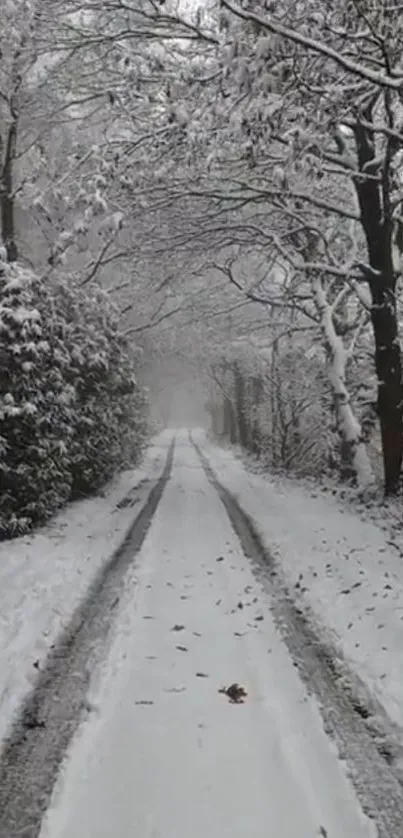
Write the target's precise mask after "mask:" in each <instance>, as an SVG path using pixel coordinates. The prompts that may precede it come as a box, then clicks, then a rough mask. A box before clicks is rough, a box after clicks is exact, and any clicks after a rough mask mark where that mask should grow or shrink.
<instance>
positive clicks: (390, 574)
mask: <svg viewBox="0 0 403 838" xmlns="http://www.w3.org/2000/svg"><path fill="white" fill-rule="evenodd" d="M195 440H197V441H198V443H199V444H201V446H202V448H203V450H204V452H205V453H206V455H207V456H208V459H209V461H210V463H211V465H212V467H213V469H214V471H215V473H216V475H217V477H218V479H219V480H220V482H221V483H222V484H223V485H224V486H225V487H226V488H227V489H229V490H230V491H231V493H232V494H233V495H234V496H235V497H236V498H237V499H238V501H239V503H240V505H241V506H242V508H243V509H244V510H245V512H246V513H247V514H248V515H249V516H250V517H251V518H252V519H253V521H254V523H255V525H256V528H257V530H258V532H259V534H260V536H261V538H262V541H263V542H264V544H265V546H267V547H268V548H269V549H270V551H271V553H272V554H273V555H274V556H275V557H276V558H277V559H278V560H279V562H280V563H281V566H282V568H283V570H284V573H285V575H286V578H287V579H288V580H289V586H290V592H291V593H292V594H293V596H295V597H297V598H298V599H299V600H300V607H301V608H307V609H310V610H311V612H312V615H313V617H314V618H315V617H316V618H317V620H318V622H319V623H320V625H321V627H322V629H321V630H322V631H323V630H325V631H326V628H327V630H328V633H329V638H330V639H332V640H333V641H334V642H335V643H336V645H338V647H339V648H340V650H341V652H342V654H343V656H344V657H345V658H346V659H347V660H348V661H349V662H351V664H352V667H353V669H354V670H355V671H356V672H357V673H358V675H359V676H360V677H361V678H362V679H363V680H364V682H366V684H367V685H368V686H369V688H370V689H371V691H372V692H373V693H374V694H375V695H376V696H377V698H378V699H379V701H380V702H381V703H382V704H383V706H384V707H385V709H386V711H387V713H388V715H389V717H390V718H391V719H392V720H393V721H394V722H395V723H397V724H398V725H399V726H400V727H402V728H403V658H402V649H403V559H402V558H401V555H400V550H396V549H394V548H393V547H392V546H390V544H388V543H387V542H388V540H389V539H388V536H387V534H386V533H385V531H383V530H382V529H381V528H380V526H379V525H377V523H374V522H372V521H370V520H365V519H363V517H362V516H359V515H358V513H357V511H356V510H352V511H349V510H348V508H347V507H346V506H345V507H344V508H343V505H342V504H341V503H340V502H338V501H337V500H335V499H334V498H332V497H327V496H325V495H324V494H322V493H320V492H314V491H309V489H307V488H304V487H302V486H299V485H297V484H293V483H292V482H291V481H289V480H281V479H280V478H273V477H270V475H267V474H266V475H264V476H262V475H256V474H252V473H250V472H249V471H248V470H247V469H246V468H245V466H244V465H243V463H242V461H241V460H240V459H237V458H236V457H235V456H234V452H233V451H231V450H230V449H222V448H219V447H218V446H215V445H212V444H211V443H209V442H207V441H206V438H205V435H204V434H203V433H202V432H197V433H196V434H195ZM386 530H387V528H386ZM397 546H398V547H399V545H397ZM402 548H403V540H402V544H401V545H400V549H402Z"/></svg>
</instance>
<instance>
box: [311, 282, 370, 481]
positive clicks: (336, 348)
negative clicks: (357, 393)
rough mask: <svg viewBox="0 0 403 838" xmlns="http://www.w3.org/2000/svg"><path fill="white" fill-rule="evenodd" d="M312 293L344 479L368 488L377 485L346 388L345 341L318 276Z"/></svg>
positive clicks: (341, 474) (341, 473)
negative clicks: (327, 369)
mask: <svg viewBox="0 0 403 838" xmlns="http://www.w3.org/2000/svg"><path fill="white" fill-rule="evenodd" d="M312 290H313V297H314V300H315V305H316V308H317V311H318V314H319V318H320V325H321V329H322V334H323V341H324V345H325V348H326V354H327V358H328V367H329V371H328V376H329V382H330V386H331V388H332V393H333V399H334V405H335V411H336V418H337V429H338V432H339V436H340V442H341V469H340V476H341V477H342V479H344V480H351V479H352V480H353V482H354V483H357V484H358V485H359V486H360V487H362V488H365V487H367V486H369V485H370V484H371V483H372V482H373V475H372V468H371V463H370V460H369V457H368V453H367V448H366V445H365V441H364V438H363V433H362V428H361V425H360V422H359V421H358V419H357V417H356V416H355V414H354V411H353V408H352V406H351V400H350V394H349V392H348V388H347V385H346V366H347V360H348V353H347V351H346V349H345V347H344V344H343V341H342V338H341V337H340V335H338V334H337V332H336V329H335V325H334V322H333V312H332V307H331V305H330V303H329V302H328V300H327V299H326V294H325V290H324V288H323V283H322V279H321V277H320V276H319V275H318V274H317V275H316V276H313V277H312Z"/></svg>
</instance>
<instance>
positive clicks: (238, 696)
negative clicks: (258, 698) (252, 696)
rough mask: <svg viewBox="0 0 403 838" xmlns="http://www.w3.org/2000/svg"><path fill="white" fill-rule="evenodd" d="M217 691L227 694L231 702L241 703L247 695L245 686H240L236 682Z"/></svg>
mask: <svg viewBox="0 0 403 838" xmlns="http://www.w3.org/2000/svg"><path fill="white" fill-rule="evenodd" d="M218 692H219V693H223V694H224V695H226V696H228V698H229V700H230V702H231V704H243V703H244V698H246V696H247V695H248V693H247V691H246V689H245V687H241V686H240V685H239V684H237V683H236V682H234V683H233V684H230V686H229V687H221V689H219V690H218Z"/></svg>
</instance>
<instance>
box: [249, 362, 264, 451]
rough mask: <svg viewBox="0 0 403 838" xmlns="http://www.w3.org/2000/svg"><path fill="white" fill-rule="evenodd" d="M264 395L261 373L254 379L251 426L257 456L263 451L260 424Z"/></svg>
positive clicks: (252, 442) (253, 448) (253, 445)
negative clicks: (260, 406) (260, 407)
mask: <svg viewBox="0 0 403 838" xmlns="http://www.w3.org/2000/svg"><path fill="white" fill-rule="evenodd" d="M262 395H263V381H262V377H261V376H260V375H256V376H254V377H253V379H252V410H253V419H252V427H251V448H252V453H253V454H255V455H256V457H260V455H261V453H262V435H261V431H260V424H259V405H260V404H261V401H262Z"/></svg>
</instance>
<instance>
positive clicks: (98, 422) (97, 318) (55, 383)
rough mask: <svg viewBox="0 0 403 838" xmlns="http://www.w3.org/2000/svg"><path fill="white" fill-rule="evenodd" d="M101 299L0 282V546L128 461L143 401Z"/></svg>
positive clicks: (19, 281) (12, 280) (17, 280)
mask: <svg viewBox="0 0 403 838" xmlns="http://www.w3.org/2000/svg"><path fill="white" fill-rule="evenodd" d="M134 372H135V362H134V358H133V357H131V356H130V353H129V350H128V347H127V346H126V345H125V342H124V340H123V339H122V337H121V336H120V335H119V329H118V322H117V319H116V316H115V314H114V312H113V310H112V309H111V306H110V305H109V302H108V298H107V296H106V295H105V294H102V293H101V292H93V293H92V294H88V293H84V292H83V290H81V289H79V288H77V287H76V286H75V285H74V283H72V282H70V284H67V283H65V282H64V283H59V284H52V285H49V284H48V283H47V282H45V281H41V280H40V279H39V278H38V277H36V276H35V275H34V274H32V272H30V271H28V270H25V269H23V268H21V267H20V266H17V265H13V266H8V267H6V268H5V270H4V271H3V273H2V274H1V275H0V537H1V536H3V537H7V536H12V535H16V534H18V533H20V532H24V531H26V530H27V529H29V528H30V527H32V526H33V525H35V524H38V523H40V522H42V521H44V520H45V519H46V518H47V517H49V516H50V515H51V514H52V513H53V512H54V511H55V510H56V509H57V508H58V507H60V506H61V505H63V504H64V503H65V502H66V501H67V500H69V499H70V498H73V497H77V496H82V495H83V494H90V493H91V492H94V491H97V490H98V489H99V488H100V486H101V485H102V484H103V483H104V482H105V481H106V480H107V479H108V478H109V477H111V475H112V474H113V473H114V472H115V471H116V470H117V469H119V468H121V467H124V466H126V465H128V464H130V463H134V462H135V461H136V459H138V457H139V454H140V452H141V450H142V446H143V442H144V438H145V433H146V422H145V401H144V394H143V391H142V389H141V388H140V387H139V386H138V385H137V383H136V379H135V375H134Z"/></svg>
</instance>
